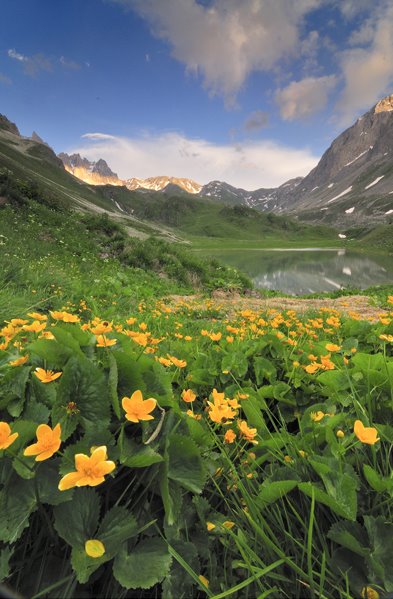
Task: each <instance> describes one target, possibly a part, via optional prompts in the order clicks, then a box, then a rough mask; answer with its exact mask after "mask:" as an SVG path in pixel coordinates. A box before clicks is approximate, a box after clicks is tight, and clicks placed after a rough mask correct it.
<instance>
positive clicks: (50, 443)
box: [23, 424, 61, 462]
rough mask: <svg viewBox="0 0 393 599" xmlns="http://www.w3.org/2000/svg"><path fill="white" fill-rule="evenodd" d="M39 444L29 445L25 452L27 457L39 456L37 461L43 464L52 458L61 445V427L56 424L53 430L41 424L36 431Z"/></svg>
mask: <svg viewBox="0 0 393 599" xmlns="http://www.w3.org/2000/svg"><path fill="white" fill-rule="evenodd" d="M36 435H37V443H33V445H29V446H28V447H26V449H25V450H24V452H23V455H26V456H32V455H35V456H37V457H36V459H35V461H36V462H42V461H43V460H47V459H48V458H51V457H52V456H53V454H54V453H56V451H58V450H59V448H60V445H61V439H60V436H61V426H60V424H56V426H55V428H54V429H53V430H52V429H51V427H50V426H48V425H47V424H39V425H38V427H37V431H36Z"/></svg>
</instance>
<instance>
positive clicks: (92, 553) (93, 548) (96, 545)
mask: <svg viewBox="0 0 393 599" xmlns="http://www.w3.org/2000/svg"><path fill="white" fill-rule="evenodd" d="M85 551H86V553H87V555H88V556H89V557H93V558H97V557H102V556H103V555H104V553H105V545H104V543H103V542H102V541H99V540H98V539H89V540H88V541H86V543H85Z"/></svg>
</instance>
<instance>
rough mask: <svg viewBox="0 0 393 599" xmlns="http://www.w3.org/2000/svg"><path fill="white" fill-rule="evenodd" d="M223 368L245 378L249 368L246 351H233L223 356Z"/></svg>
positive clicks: (237, 376)
mask: <svg viewBox="0 0 393 599" xmlns="http://www.w3.org/2000/svg"><path fill="white" fill-rule="evenodd" d="M221 370H222V371H225V370H228V371H229V372H231V373H232V374H233V376H235V377H236V378H240V379H243V378H244V376H245V374H246V372H247V370H248V360H247V358H246V357H245V355H244V353H241V352H231V353H230V354H228V355H226V356H224V357H223V359H222V362H221Z"/></svg>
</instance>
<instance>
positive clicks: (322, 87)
mask: <svg viewBox="0 0 393 599" xmlns="http://www.w3.org/2000/svg"><path fill="white" fill-rule="evenodd" d="M336 85H337V78H336V76H335V75H328V76H326V77H306V78H305V79H302V80H301V81H292V82H291V83H290V84H289V85H287V86H286V87H284V88H282V89H279V90H278V91H277V92H276V102H277V104H278V106H279V107H280V113H281V116H282V118H283V119H284V120H285V121H294V120H295V119H299V118H306V117H309V116H311V115H313V114H315V113H316V112H320V111H321V110H323V109H324V108H325V106H326V103H327V100H328V96H329V93H331V92H332V91H333V89H334V88H335V86H336Z"/></svg>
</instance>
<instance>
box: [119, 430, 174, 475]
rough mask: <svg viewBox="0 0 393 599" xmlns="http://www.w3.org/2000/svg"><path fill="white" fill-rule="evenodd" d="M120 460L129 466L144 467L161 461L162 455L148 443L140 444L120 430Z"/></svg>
mask: <svg viewBox="0 0 393 599" xmlns="http://www.w3.org/2000/svg"><path fill="white" fill-rule="evenodd" d="M119 443H120V462H121V463H122V464H123V465H125V466H128V467H129V468H146V467H147V466H151V465H152V464H157V463H158V462H162V461H163V459H164V458H163V457H162V456H161V455H160V454H159V453H157V452H155V451H154V450H153V449H152V448H151V447H150V446H149V445H141V444H140V443H136V442H135V441H134V440H133V439H130V438H129V437H127V435H126V434H125V432H124V429H123V430H122V432H121V434H120V439H119Z"/></svg>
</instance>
